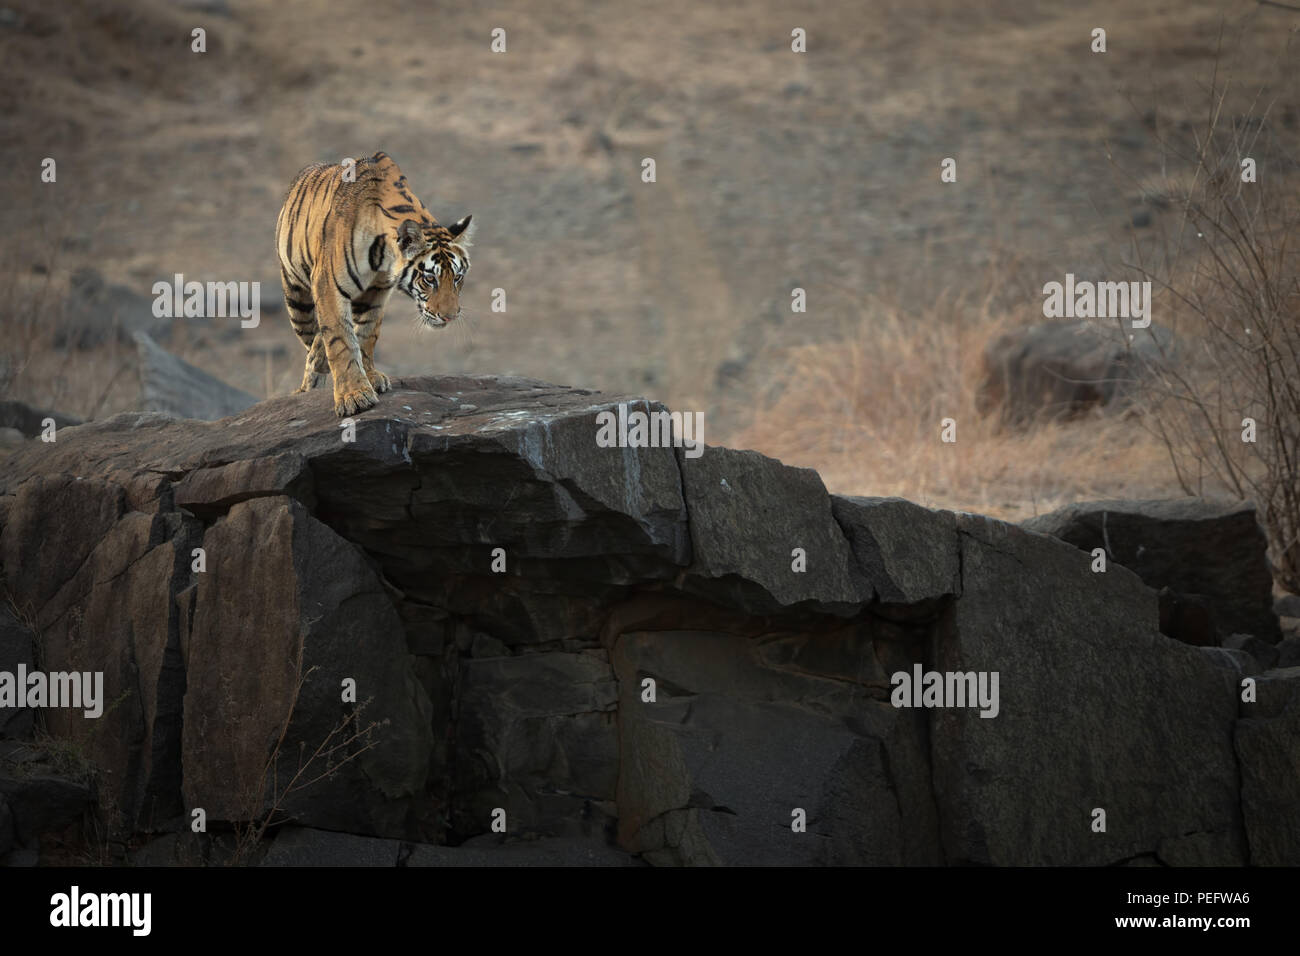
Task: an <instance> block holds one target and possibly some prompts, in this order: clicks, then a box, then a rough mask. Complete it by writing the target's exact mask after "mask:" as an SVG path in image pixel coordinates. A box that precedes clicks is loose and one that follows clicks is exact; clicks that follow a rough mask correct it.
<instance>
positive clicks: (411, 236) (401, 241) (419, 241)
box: [397, 219, 428, 259]
mask: <svg viewBox="0 0 1300 956" xmlns="http://www.w3.org/2000/svg"><path fill="white" fill-rule="evenodd" d="M397 248H398V249H400V250H401V251H402V256H403V257H404V258H406V259H409V258H411V257H412V256H414V255H417V254H419V253H421V252H423V251H424V250H425V249H426V248H428V245H427V243H425V241H424V231H423V230H422V229H421V228H420V224H419V223H418V222H416V221H415V220H414V219H405V220H403V221H402V224H401V225H400V226H398V227H397Z"/></svg>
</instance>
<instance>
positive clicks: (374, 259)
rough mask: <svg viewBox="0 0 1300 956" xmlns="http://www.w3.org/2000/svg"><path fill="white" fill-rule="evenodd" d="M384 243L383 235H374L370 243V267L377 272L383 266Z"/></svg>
mask: <svg viewBox="0 0 1300 956" xmlns="http://www.w3.org/2000/svg"><path fill="white" fill-rule="evenodd" d="M385 248H386V243H385V242H384V237H383V236H375V241H374V242H372V243H371V244H370V257H369V258H370V268H372V269H374V270H375V271H376V272H378V271H379V270H380V269H382V268H383V266H384V249H385Z"/></svg>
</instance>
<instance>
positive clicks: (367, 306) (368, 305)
mask: <svg viewBox="0 0 1300 956" xmlns="http://www.w3.org/2000/svg"><path fill="white" fill-rule="evenodd" d="M375 307H376V306H375V304H374V303H373V302H353V303H352V314H353V315H354V316H357V315H365V314H366V313H367V312H369V311H370V310H371V309H374V308H375Z"/></svg>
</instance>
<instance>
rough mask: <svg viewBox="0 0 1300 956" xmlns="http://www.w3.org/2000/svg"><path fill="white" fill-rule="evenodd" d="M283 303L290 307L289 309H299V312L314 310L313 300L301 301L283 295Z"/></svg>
mask: <svg viewBox="0 0 1300 956" xmlns="http://www.w3.org/2000/svg"><path fill="white" fill-rule="evenodd" d="M284 303H285V305H287V306H288V307H289V308H291V309H296V310H297V311H299V312H314V311H316V303H315V302H301V301H299V300H297V299H291V298H289V297H288V296H285V297H284Z"/></svg>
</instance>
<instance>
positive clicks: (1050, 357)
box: [976, 319, 1173, 425]
mask: <svg viewBox="0 0 1300 956" xmlns="http://www.w3.org/2000/svg"><path fill="white" fill-rule="evenodd" d="M1172 350H1173V334H1172V333H1171V332H1170V331H1169V330H1168V329H1163V328H1160V327H1159V326H1156V325H1152V326H1150V327H1149V328H1147V329H1135V330H1132V331H1128V330H1127V324H1125V328H1123V329H1121V328H1120V326H1119V324H1118V323H1117V322H1115V321H1092V320H1087V319H1077V320H1069V321H1054V322H1044V323H1040V324H1038V325H1031V326H1024V327H1020V328H1013V329H1009V330H1007V331H1006V332H1003V333H1001V334H999V335H998V336H996V337H995V338H993V339H991V340H990V341H989V343H988V344H987V345H986V346H985V349H984V355H983V377H982V379H981V382H980V385H979V390H978V393H977V397H976V402H977V407H978V408H979V410H980V412H981V414H986V415H987V414H994V413H996V414H998V415H1000V416H1001V418H1002V419H1003V420H1004V421H1006V422H1009V423H1013V424H1019V425H1023V424H1028V423H1030V422H1034V421H1044V420H1050V419H1055V418H1068V417H1071V416H1074V415H1078V414H1079V413H1081V412H1084V411H1087V410H1088V409H1093V408H1106V409H1123V408H1124V407H1125V406H1126V405H1127V404H1128V403H1129V402H1131V401H1132V399H1133V397H1134V396H1135V395H1136V394H1138V390H1139V386H1140V385H1141V383H1142V382H1143V381H1144V380H1145V379H1146V378H1147V377H1148V376H1149V372H1150V370H1151V369H1152V368H1155V367H1162V366H1164V365H1165V364H1167V363H1168V362H1169V360H1170V358H1171V356H1172Z"/></svg>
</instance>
